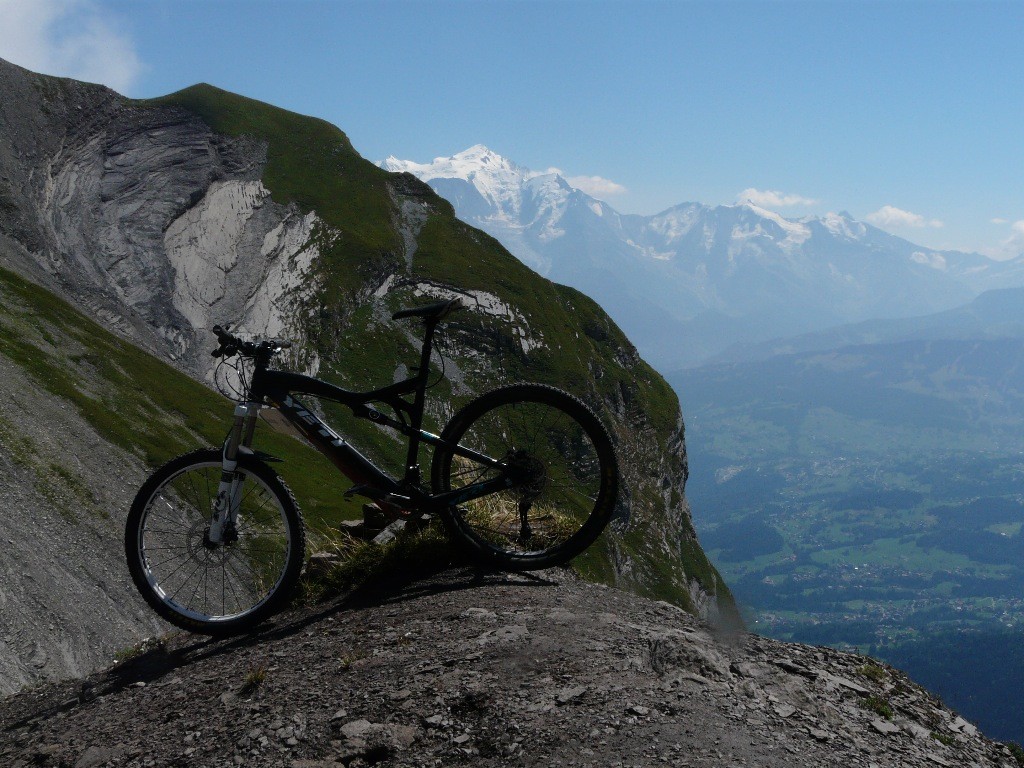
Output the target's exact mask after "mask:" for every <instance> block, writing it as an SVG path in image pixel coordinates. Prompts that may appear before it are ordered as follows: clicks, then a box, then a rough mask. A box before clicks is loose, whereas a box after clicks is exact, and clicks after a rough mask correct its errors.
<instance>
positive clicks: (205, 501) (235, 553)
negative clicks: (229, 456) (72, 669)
mask: <svg viewBox="0 0 1024 768" xmlns="http://www.w3.org/2000/svg"><path fill="white" fill-rule="evenodd" d="M236 472H237V473H238V474H240V475H241V477H242V479H243V483H242V486H241V487H242V501H241V502H240V506H241V509H240V512H239V516H238V525H237V528H236V529H235V531H234V532H233V533H232V534H231V536H230V537H229V540H228V541H227V543H222V544H220V545H211V544H210V543H209V541H208V539H206V536H205V534H206V532H207V531H208V530H209V518H210V514H211V510H212V509H213V504H214V502H215V500H216V497H217V489H218V484H219V481H220V476H221V454H220V451H219V450H218V449H214V448H208V449H201V450H198V451H193V452H192V453H188V454H185V455H183V456H179V457H177V458H176V459H172V460H171V461H169V462H168V463H166V464H164V465H163V466H162V467H160V468H159V469H157V470H156V471H155V472H154V473H153V474H152V475H151V476H150V477H149V479H148V480H146V482H145V483H144V484H143V486H142V488H141V489H139V492H138V494H137V495H136V497H135V501H134V502H133V503H132V507H131V511H130V512H129V513H128V519H127V522H126V524H125V542H124V543H125V555H126V557H127V559H128V571H129V572H130V573H131V576H132V581H134V582H135V586H136V588H137V589H138V590H139V593H140V594H141V595H142V597H143V598H145V600H146V602H147V603H148V604H149V605H150V606H151V607H152V608H153V610H155V611H156V612H157V613H158V614H159V615H160V616H161V617H163V618H164V619H166V620H167V621H169V622H170V623H172V624H174V625H176V626H178V627H181V628H182V629H187V630H189V631H190V632H197V633H200V634H207V635H229V634H234V633H237V632H243V631H246V630H248V629H251V628H252V627H254V626H256V625H257V624H259V623H260V622H262V621H264V620H266V619H267V618H268V617H269V616H271V615H272V614H273V613H275V612H276V611H278V610H280V609H281V608H282V607H283V606H284V604H285V602H286V601H287V599H288V597H289V596H290V595H291V593H292V591H293V590H294V588H295V585H296V584H297V582H298V580H299V575H300V573H301V571H302V565H303V560H304V556H305V530H304V527H303V523H302V515H301V513H300V512H299V508H298V504H296V502H295V497H294V496H293V495H292V492H291V490H290V489H289V488H288V486H287V485H286V484H285V482H284V481H283V480H282V479H281V478H280V477H279V476H278V475H277V473H276V472H274V470H273V469H271V468H270V467H269V466H267V465H266V464H265V463H264V462H262V461H260V460H259V459H256V458H254V457H252V456H246V455H240V456H239V457H238V468H237V470H236ZM156 553H160V554H156ZM218 595H219V601H218Z"/></svg>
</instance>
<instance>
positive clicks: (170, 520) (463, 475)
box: [125, 299, 619, 635]
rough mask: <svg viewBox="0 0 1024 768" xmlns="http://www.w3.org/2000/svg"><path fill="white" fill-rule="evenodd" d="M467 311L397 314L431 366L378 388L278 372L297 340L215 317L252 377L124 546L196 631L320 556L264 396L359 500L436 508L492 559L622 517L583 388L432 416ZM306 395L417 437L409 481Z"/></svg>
mask: <svg viewBox="0 0 1024 768" xmlns="http://www.w3.org/2000/svg"><path fill="white" fill-rule="evenodd" d="M458 308H460V304H459V299H452V300H450V301H441V302H436V303H432V304H427V305H424V306H418V307H412V308H408V309H402V310H400V311H398V312H395V313H394V315H393V316H392V317H393V319H394V320H401V319H403V318H418V319H420V320H422V322H423V325H424V329H425V331H424V337H423V344H422V349H421V351H420V360H419V366H418V368H413V369H412V373H413V374H414V375H412V376H410V377H409V378H407V379H405V380H403V381H399V382H397V383H395V384H391V385H390V386H386V387H383V388H381V389H376V390H373V391H370V392H353V391H349V390H346V389H343V388H342V387H339V386H336V385H334V384H331V383H329V382H327V381H323V380H321V379H317V378H313V377H310V376H306V375H303V374H299V373H293V372H289V371H285V370H276V369H275V368H273V367H272V363H273V361H274V358H275V356H276V355H277V354H278V353H280V352H281V351H283V350H284V349H287V348H288V347H289V346H291V345H290V344H289V343H287V342H284V341H281V340H277V339H251V340H244V339H242V338H240V337H239V336H236V335H234V334H232V333H231V332H230V330H229V329H225V328H221V327H219V326H218V327H215V328H214V329H213V332H214V334H215V335H216V336H217V341H218V347H217V349H215V350H214V351H213V355H214V356H215V357H219V358H221V360H222V362H224V361H227V360H234V361H235V363H236V364H237V363H242V365H241V367H240V368H239V367H237V366H236V370H242V371H243V372H244V371H248V375H243V376H241V377H240V378H239V388H238V391H237V394H238V396H237V398H236V399H237V400H238V402H237V404H236V406H235V410H234V421H233V423H232V426H231V429H230V431H229V433H228V435H227V438H226V439H225V441H224V443H223V445H222V446H221V447H220V448H207V449H201V450H197V451H193V452H192V453H188V454H186V455H184V456H179V457H178V458H176V459H173V460H171V461H170V462H168V463H167V464H165V465H164V466H162V467H160V468H159V469H157V470H156V471H155V472H154V473H153V474H152V475H151V476H150V477H149V479H148V480H146V482H145V483H144V484H143V486H142V488H141V489H140V490H139V492H138V495H137V496H136V497H135V501H134V502H133V504H132V507H131V510H130V512H129V514H128V520H127V524H126V526H125V553H126V555H127V558H128V568H129V571H130V572H131V576H132V579H133V581H134V582H135V585H136V587H137V588H138V589H139V592H140V593H141V594H142V596H143V597H144V598H145V599H146V601H147V602H148V603H149V605H150V606H152V608H153V609H154V610H155V611H156V612H157V613H158V614H159V615H160V616H162V617H163V618H164V619H166V620H167V621H169V622H171V623H172V624H175V625H177V626H179V627H182V628H184V629H187V630H190V631H193V632H199V633H204V634H211V635H221V634H230V633H234V632H240V631H244V630H246V629H249V628H251V627H253V626H255V625H256V624H258V623H259V622H261V621H263V620H265V619H266V618H267V617H269V616H270V615H271V614H273V613H274V612H276V611H278V610H280V609H281V608H282V607H283V605H284V604H285V602H286V601H287V599H288V597H289V596H290V594H291V592H292V590H293V588H294V587H295V585H296V584H297V582H298V580H299V577H300V574H301V570H302V566H303V562H304V557H305V532H304V527H303V521H302V516H301V513H300V511H299V506H298V504H297V503H296V500H295V497H294V496H293V495H292V492H291V490H290V489H289V488H288V486H287V485H286V484H285V482H284V480H282V479H281V477H279V476H278V474H277V472H276V471H275V470H274V469H272V468H271V467H270V465H269V463H268V461H275V460H276V459H275V458H274V457H272V456H269V455H266V454H262V453H260V452H257V451H254V450H253V448H252V443H253V436H254V433H255V429H256V424H257V418H258V415H259V413H260V411H261V409H263V408H274V409H276V410H277V411H278V413H279V414H280V415H281V416H283V417H284V419H285V420H286V421H287V422H288V423H289V424H291V425H292V426H293V427H294V428H295V429H297V430H298V432H299V433H300V434H301V435H302V437H303V438H304V439H305V440H306V441H307V442H308V443H309V444H311V445H312V446H313V447H314V448H315V449H317V450H318V451H320V452H321V453H323V454H324V455H325V456H327V458H328V459H330V460H331V461H332V463H333V464H334V465H335V466H336V467H337V468H338V469H339V470H340V471H341V472H342V473H343V474H344V475H346V476H347V477H348V478H349V479H350V480H351V481H352V482H353V483H355V485H353V486H352V487H351V488H349V489H348V490H347V491H345V495H346V496H347V497H352V496H360V497H364V498H366V499H369V500H371V502H372V503H375V504H376V505H377V506H378V507H380V508H381V509H382V510H385V511H387V512H389V513H390V514H391V515H392V516H395V517H404V518H408V519H419V518H421V517H423V516H424V515H431V516H433V515H436V516H437V517H439V518H440V519H441V520H442V521H443V522H444V524H445V527H446V528H447V530H448V532H449V535H450V536H451V538H452V539H453V540H454V541H455V542H457V543H458V544H459V545H461V546H463V547H464V548H465V549H466V551H467V552H468V553H469V554H470V555H472V556H473V557H474V558H476V559H477V560H478V561H480V562H481V563H482V564H484V565H486V566H489V567H493V568H497V569H501V570H513V571H516V570H533V569H541V568H548V567H551V566H555V565H561V564H565V563H567V562H568V561H569V560H571V559H572V558H573V557H575V556H576V555H578V554H580V553H581V552H583V551H584V550H585V549H586V548H587V547H589V546H590V545H591V544H592V543H593V542H594V540H595V539H596V538H597V537H598V536H599V535H600V533H601V531H603V530H604V528H605V527H606V526H607V524H608V522H609V520H610V519H611V516H612V511H613V508H614V506H615V502H616V496H617V492H618V482H619V474H618V467H617V462H616V457H615V452H614V450H613V447H612V442H611V440H610V438H609V436H608V432H607V431H606V430H605V428H604V426H603V425H602V423H601V421H600V420H599V419H598V417H597V416H596V415H595V414H594V412H593V411H591V410H590V408H588V407H587V406H586V405H584V403H583V402H581V401H580V400H579V399H577V398H576V397H574V396H572V395H570V394H568V393H566V392H563V391H561V390H559V389H556V388H554V387H550V386H546V385H541V384H515V385H511V386H505V387H501V388H499V389H495V390H493V391H491V392H488V393H487V394H484V395H482V396H480V397H478V398H476V399H475V400H472V401H471V402H469V403H468V404H467V405H466V406H465V407H463V408H462V409H461V410H459V411H458V412H457V413H456V414H455V415H454V416H453V417H452V419H451V420H450V421H449V422H448V424H447V426H445V427H444V429H443V430H442V431H441V434H440V435H437V434H433V433H431V432H429V431H427V430H425V429H423V414H424V405H425V400H426V392H427V389H428V388H429V386H431V385H429V384H428V380H429V378H430V361H431V355H432V351H433V348H434V343H433V339H434V332H435V329H436V328H437V326H438V325H439V324H440V323H441V321H442V320H444V319H445V318H446V317H448V315H449V314H450V313H452V312H453V311H455V310H456V309H458ZM442 376H443V369H442ZM434 383H436V381H435V382H434ZM297 395H310V396H313V397H317V398H320V399H323V400H329V401H334V402H337V403H341V404H342V405H344V406H347V407H348V408H350V409H351V411H352V416H353V417H355V418H360V419H368V420H369V421H370V422H372V423H373V424H376V425H378V426H379V427H380V428H382V429H391V430H396V431H397V432H399V433H401V434H402V435H404V436H405V437H406V438H407V440H408V444H407V449H406V455H405V467H404V474H403V476H402V477H401V479H396V478H393V477H392V476H391V475H389V474H388V473H387V472H386V471H384V470H382V469H380V468H378V467H377V466H376V465H375V464H374V463H373V462H372V461H370V460H369V459H368V458H366V457H365V456H364V455H363V454H362V453H360V452H359V451H358V450H357V449H356V447H355V446H353V445H352V444H351V443H350V442H348V441H347V440H346V439H345V438H344V437H342V436H341V435H340V434H339V433H338V432H336V431H335V430H334V429H333V428H332V427H331V426H329V425H328V424H327V423H325V422H324V421H323V419H321V418H320V416H318V415H317V414H316V413H314V409H312V408H310V407H307V406H305V405H304V404H303V403H302V402H301V401H300V400H298V399H297ZM409 396H411V398H412V399H411V401H410V400H409V399H408V397H409ZM381 405H383V406H386V407H387V408H390V410H391V411H392V412H393V413H392V414H391V415H388V414H387V413H384V412H382V411H381V409H380V407H379V406H381ZM423 444H426V445H428V446H431V447H432V448H433V457H432V461H431V465H430V482H429V484H427V483H426V482H425V481H424V480H423V479H422V478H421V472H420V465H419V454H420V450H421V447H422V445H423Z"/></svg>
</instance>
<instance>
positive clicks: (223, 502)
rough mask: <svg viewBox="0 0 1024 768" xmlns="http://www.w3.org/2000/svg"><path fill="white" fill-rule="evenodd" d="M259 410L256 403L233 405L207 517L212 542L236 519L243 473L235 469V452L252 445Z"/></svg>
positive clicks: (218, 542) (218, 539) (215, 541)
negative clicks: (211, 505)
mask: <svg viewBox="0 0 1024 768" xmlns="http://www.w3.org/2000/svg"><path fill="white" fill-rule="evenodd" d="M259 412H260V405H259V403H239V404H238V405H236V406H235V420H234V423H233V424H232V425H231V431H230V432H229V433H228V436H227V439H226V440H225V441H224V447H223V449H222V450H221V473H220V485H219V486H218V487H217V499H216V501H215V502H214V505H213V514H212V516H211V518H210V532H209V533H208V534H207V536H208V538H209V540H210V543H211V544H220V543H221V542H222V541H223V539H224V531H225V530H229V529H233V528H234V526H235V522H236V521H237V520H238V510H239V509H240V507H241V504H242V476H241V475H240V474H239V473H237V472H236V471H235V470H236V469H238V453H239V449H240V448H242V447H245V448H248V447H249V446H251V445H252V440H253V434H254V433H255V431H256V420H257V418H258V416H259Z"/></svg>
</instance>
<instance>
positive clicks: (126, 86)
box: [0, 0, 142, 93]
mask: <svg viewBox="0 0 1024 768" xmlns="http://www.w3.org/2000/svg"><path fill="white" fill-rule="evenodd" d="M0 20H2V22H0V57H2V58H4V59H7V60H8V61H11V62H13V63H15V64H18V65H20V66H22V67H25V68H26V69H31V70H34V71H36V72H43V73H44V74H48V75H59V76H62V77H73V78H75V79H77V80H86V81H88V82H92V83H103V84H104V85H107V86H110V87H111V88H113V89H114V90H116V91H120V92H122V93H123V92H125V91H128V90H130V89H131V87H132V86H133V85H134V83H135V81H136V79H137V78H138V76H139V74H140V72H141V70H142V64H141V62H140V61H139V57H138V54H136V52H135V45H134V43H133V42H132V40H131V38H130V37H129V36H128V34H127V33H126V32H125V31H124V30H123V29H121V28H120V24H119V22H118V20H117V18H116V17H115V16H114V15H113V14H112V13H110V12H109V11H106V10H104V9H103V8H101V7H99V6H98V5H96V4H95V3H93V2H91V0H0Z"/></svg>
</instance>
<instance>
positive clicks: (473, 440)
mask: <svg viewBox="0 0 1024 768" xmlns="http://www.w3.org/2000/svg"><path fill="white" fill-rule="evenodd" d="M441 437H442V438H443V439H444V440H445V441H446V442H448V443H452V444H459V445H461V446H464V447H467V448H472V449H474V450H477V451H479V452H481V453H485V454H487V455H490V456H493V457H496V458H499V457H500V458H502V459H503V460H507V461H513V462H516V463H518V464H519V465H520V466H523V467H527V468H529V469H528V472H527V474H528V478H529V479H528V480H527V481H526V482H523V483H520V484H518V485H517V486H515V487H511V488H509V489H507V490H502V491H498V492H496V493H493V494H489V495H487V496H484V497H482V498H479V499H475V500H473V501H469V502H466V503H463V504H460V505H457V506H450V507H446V508H444V509H442V510H440V511H439V513H440V516H441V517H442V519H443V520H444V522H445V524H446V526H447V528H448V530H449V533H450V534H451V536H452V538H453V539H454V540H455V541H456V542H457V543H459V544H460V545H462V546H464V547H465V548H466V549H467V550H468V551H469V553H470V554H471V555H473V556H474V557H476V558H477V559H478V560H480V561H482V562H484V563H485V564H487V565H490V566H493V567H497V568H500V569H502V570H511V571H525V570H537V569H542V568H550V567H552V566H556V565H564V564H565V563H567V562H568V561H570V560H571V559H572V558H574V557H576V556H577V555H579V554H580V553H581V552H583V551H584V550H585V549H587V547H589V546H590V545H591V544H593V543H594V541H595V540H596V539H597V537H598V536H599V535H600V534H601V532H602V531H603V530H604V529H605V527H606V526H607V525H608V522H609V521H610V520H611V517H612V512H613V510H614V507H615V501H616V497H617V494H618V483H619V472H618V463H617V461H616V458H615V451H614V448H613V447H612V442H611V438H610V437H609V436H608V432H607V430H606V429H605V428H604V425H603V424H602V423H601V420H600V419H598V417H597V416H596V415H595V414H594V412H593V411H592V410H590V408H588V407H587V406H586V405H585V404H584V403H583V402H582V401H580V400H579V399H577V398H576V397H574V396H572V395H570V394H568V393H567V392H563V391H562V390H560V389H556V388H555V387H550V386H547V385H544V384H518V385H513V386H509V387H503V388H501V389H496V390H494V391H492V392H488V393H487V394H485V395H482V396H481V397H479V398H477V399H476V400H473V401H472V402H470V403H469V404H468V405H466V406H465V407H464V408H462V409H461V410H460V411H459V412H458V413H457V414H456V415H455V416H454V417H452V419H451V421H450V422H449V423H448V425H447V426H446V427H445V428H444V430H443V431H442V434H441ZM495 476H496V470H493V469H489V468H487V467H485V466H484V465H481V464H473V463H472V462H471V461H469V460H467V459H464V458H462V457H459V456H456V454H455V453H454V452H453V451H452V450H451V449H445V448H444V447H443V446H441V447H438V448H437V449H436V450H435V452H434V458H433V462H432V465H431V482H432V484H433V487H434V492H435V493H443V492H446V491H450V490H455V489H458V488H460V487H463V486H465V485H469V484H471V483H474V482H480V481H483V480H486V479H490V478H491V477H495ZM524 502H526V503H527V508H526V511H525V513H524V512H523V509H522V505H523V504H524Z"/></svg>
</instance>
